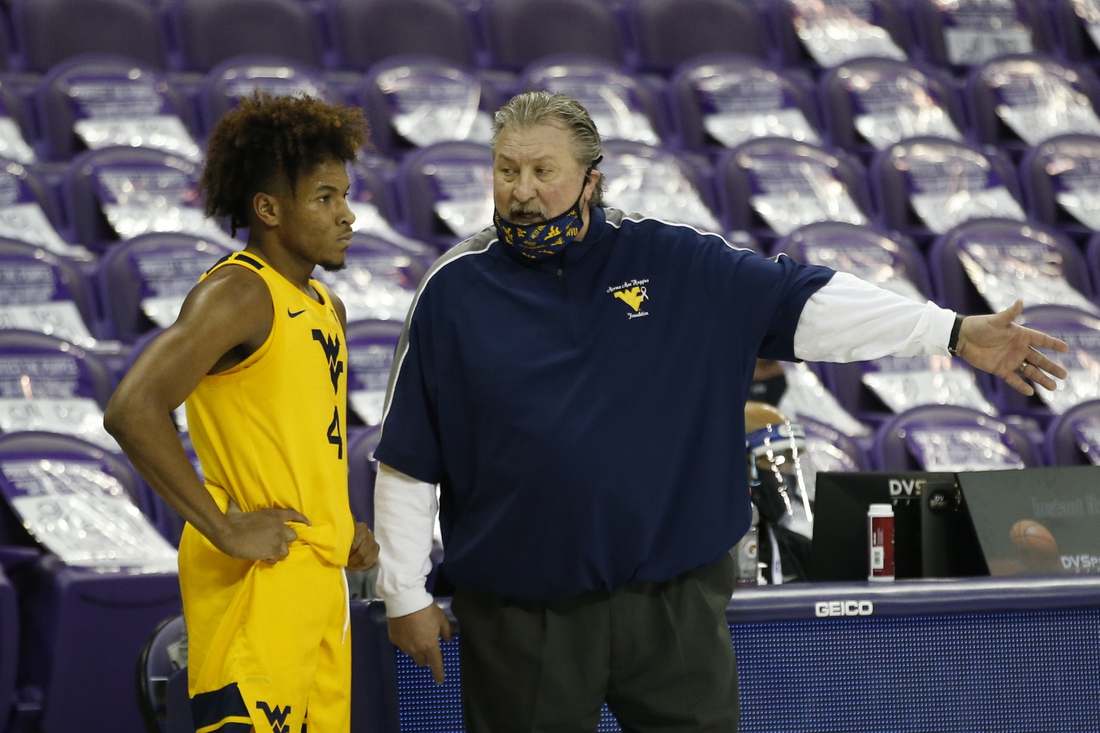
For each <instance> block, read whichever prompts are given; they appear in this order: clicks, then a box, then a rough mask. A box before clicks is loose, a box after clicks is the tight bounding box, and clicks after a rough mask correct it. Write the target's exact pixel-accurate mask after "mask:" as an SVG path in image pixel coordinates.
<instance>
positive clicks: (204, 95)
mask: <svg viewBox="0 0 1100 733" xmlns="http://www.w3.org/2000/svg"><path fill="white" fill-rule="evenodd" d="M255 90H259V91H261V92H264V93H266V94H270V95H271V96H273V97H278V96H284V95H285V96H289V95H294V94H306V95H309V96H311V97H318V98H321V99H324V100H326V101H328V102H341V103H342V102H343V101H344V100H343V99H341V98H340V95H339V94H338V93H336V92H335V91H333V90H331V89H329V86H328V84H327V83H326V82H325V79H324V77H323V76H322V75H321V72H320V71H318V70H317V69H315V68H312V67H310V66H308V65H305V64H302V63H299V62H297V61H295V60H294V59H293V58H289V57H286V56H241V57H234V58H231V59H229V60H228V61H225V62H224V63H221V64H219V65H218V66H217V67H216V68H214V69H213V70H211V72H210V74H209V75H208V76H207V77H206V82H205V83H204V84H203V87H202V90H201V91H200V92H199V107H200V109H201V110H202V123H203V129H204V131H205V132H206V133H207V134H209V133H210V131H211V130H213V129H214V125H216V124H217V122H218V120H220V119H221V118H222V116H223V115H224V114H225V113H226V112H228V111H229V110H231V109H233V108H234V107H236V106H237V105H238V104H239V100H240V98H241V97H250V96H252V93H253V91H255Z"/></svg>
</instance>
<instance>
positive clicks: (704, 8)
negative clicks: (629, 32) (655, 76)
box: [625, 0, 771, 73]
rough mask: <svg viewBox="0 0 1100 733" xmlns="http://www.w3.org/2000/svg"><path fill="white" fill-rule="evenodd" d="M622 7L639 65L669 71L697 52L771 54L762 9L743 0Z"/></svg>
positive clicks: (642, 1) (648, 0) (661, 1)
mask: <svg viewBox="0 0 1100 733" xmlns="http://www.w3.org/2000/svg"><path fill="white" fill-rule="evenodd" d="M625 12H626V14H627V16H628V18H629V20H630V24H631V26H632V28H633V32H634V38H635V39H636V43H637V45H638V60H637V67H638V68H639V69H643V70H646V71H659V72H665V73H667V72H669V71H671V70H672V69H674V68H676V67H677V66H679V65H680V64H682V63H685V62H687V61H690V60H692V59H694V58H695V57H696V56H701V55H703V54H712V53H726V54H733V53H736V54H744V55H746V56H751V57H753V58H756V59H767V58H769V56H770V55H771V50H770V48H769V45H768V33H767V30H766V29H765V26H764V23H763V22H762V21H761V19H760V14H759V13H758V12H757V10H756V8H755V7H754V6H753V4H752V3H750V2H742V1H741V0H631V1H630V2H629V3H628V4H627V5H626V6H625Z"/></svg>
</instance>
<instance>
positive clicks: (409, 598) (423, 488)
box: [374, 466, 439, 618]
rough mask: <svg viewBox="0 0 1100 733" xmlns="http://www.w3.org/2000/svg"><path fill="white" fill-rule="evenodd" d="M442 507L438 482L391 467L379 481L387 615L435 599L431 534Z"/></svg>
mask: <svg viewBox="0 0 1100 733" xmlns="http://www.w3.org/2000/svg"><path fill="white" fill-rule="evenodd" d="M438 509H439V502H438V499H437V498H436V493H435V486H433V485H432V484H427V483H424V482H423V481H417V480H416V479H414V478H412V477H410V476H406V475H405V474H403V473H400V472H399V471H395V470H393V469H392V468H389V467H388V466H379V469H378V478H377V479H376V480H375V483H374V538H375V540H376V541H377V542H378V585H377V587H378V593H379V595H381V596H382V600H384V601H385V602H386V616H388V617H390V618H394V617H397V616H407V615H409V614H410V613H415V612H416V611H419V610H421V609H422V608H427V607H428V606H429V605H431V604H432V602H433V600H434V599H433V598H432V595H431V593H429V592H428V591H427V589H426V588H425V584H426V583H427V580H428V573H430V572H431V569H432V559H431V553H432V534H433V531H434V529H435V515H436V512H437V511H438Z"/></svg>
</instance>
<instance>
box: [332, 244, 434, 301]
mask: <svg viewBox="0 0 1100 733" xmlns="http://www.w3.org/2000/svg"><path fill="white" fill-rule="evenodd" d="M433 260H434V257H433V256H425V255H416V254H412V253H411V252H409V250H407V249H405V248H404V247H402V246H400V245H398V244H395V243H393V242H390V241H388V240H386V239H383V238H381V237H378V236H375V235H373V234H367V233H366V232H357V233H356V234H354V235H353V236H352V239H351V245H350V246H349V247H348V251H347V254H346V255H345V257H344V265H345V266H344V269H342V270H340V271H339V272H326V271H324V270H321V269H318V270H317V271H316V273H315V275H314V277H316V278H317V279H318V280H320V281H321V282H322V283H324V285H325V287H327V288H328V289H329V290H331V291H332V292H333V293H334V294H335V295H336V297H338V298H340V299H341V300H342V301H343V302H344V307H345V308H346V309H347V316H348V321H359V320H381V321H393V322H395V323H402V322H403V321H404V320H405V315H406V314H407V313H408V312H409V306H411V305H412V300H413V295H414V294H415V293H416V287H417V286H418V285H419V284H420V280H421V279H422V278H423V277H424V273H425V272H427V269H428V267H429V266H430V264H431V262H432V261H433Z"/></svg>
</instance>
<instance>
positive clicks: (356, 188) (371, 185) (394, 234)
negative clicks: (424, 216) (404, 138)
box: [348, 153, 438, 256]
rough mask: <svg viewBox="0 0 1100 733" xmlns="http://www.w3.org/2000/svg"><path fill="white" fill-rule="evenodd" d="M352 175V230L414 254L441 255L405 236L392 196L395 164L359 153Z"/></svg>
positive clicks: (395, 173)
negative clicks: (390, 243) (386, 241)
mask: <svg viewBox="0 0 1100 733" xmlns="http://www.w3.org/2000/svg"><path fill="white" fill-rule="evenodd" d="M349 175H350V177H351V190H350V191H349V192H348V205H349V206H350V207H351V211H352V213H353V214H355V221H354V222H353V223H352V229H354V230H355V231H357V232H365V233H367V234H373V235H374V236H376V237H381V238H383V239H386V240H388V241H390V242H393V243H394V244H397V245H399V246H400V247H402V248H404V249H406V250H407V251H408V252H410V253H412V254H416V255H426V256H435V255H436V254H438V253H437V252H436V250H435V248H434V247H432V246H430V245H427V244H424V243H423V242H418V241H416V240H414V239H411V238H409V237H407V236H406V232H405V229H406V226H405V223H404V222H403V221H402V220H401V219H400V217H399V215H398V211H397V202H396V195H395V194H394V192H393V186H394V179H395V178H396V177H397V164H396V163H394V162H393V161H392V160H390V159H389V158H385V157H383V156H381V155H374V154H372V153H360V155H359V160H357V161H356V162H355V163H354V164H353V165H352V166H350V170H349Z"/></svg>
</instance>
